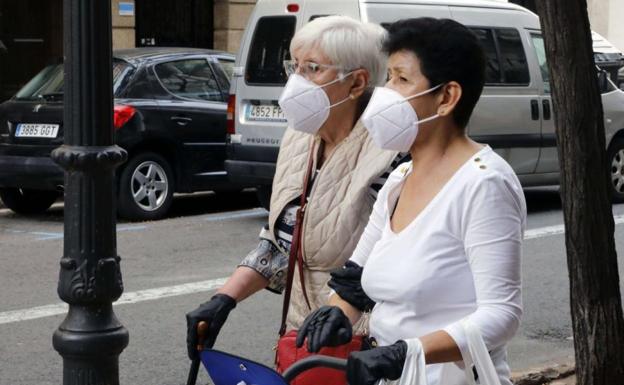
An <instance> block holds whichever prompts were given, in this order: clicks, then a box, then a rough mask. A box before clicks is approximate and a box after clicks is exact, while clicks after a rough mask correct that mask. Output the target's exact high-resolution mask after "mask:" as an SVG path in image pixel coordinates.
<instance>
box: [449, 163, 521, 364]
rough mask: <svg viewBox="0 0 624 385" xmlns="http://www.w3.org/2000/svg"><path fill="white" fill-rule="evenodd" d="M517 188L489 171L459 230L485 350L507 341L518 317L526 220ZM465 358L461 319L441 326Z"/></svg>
mask: <svg viewBox="0 0 624 385" xmlns="http://www.w3.org/2000/svg"><path fill="white" fill-rule="evenodd" d="M522 194H523V193H522V189H521V187H520V186H519V184H518V183H516V182H515V181H514V180H513V179H511V177H509V179H506V178H505V177H504V176H502V175H491V176H488V177H486V179H485V180H482V181H480V182H479V184H478V185H477V186H476V188H475V189H474V192H473V193H472V194H467V195H468V196H469V199H467V201H466V202H465V206H464V215H463V218H462V234H463V241H464V247H465V250H466V256H467V258H468V262H469V264H470V268H471V270H472V277H473V280H474V286H475V290H476V298H477V309H476V311H475V312H474V313H472V314H471V315H469V317H468V319H469V320H470V321H472V322H473V324H474V325H475V326H476V327H477V329H478V330H479V332H480V333H481V335H482V337H483V340H484V342H485V345H486V346H487V348H488V350H492V349H494V348H496V347H499V346H501V345H503V344H504V343H506V342H507V341H509V340H510V339H511V338H512V337H513V336H514V334H515V333H516V331H517V329H518V327H519V325H520V318H521V316H522V291H521V254H522V238H523V234H524V226H525V223H526V204H525V203H524V196H523V195H522ZM444 330H445V331H446V332H447V333H448V334H449V335H450V336H451V337H452V338H453V339H454V340H455V342H456V343H457V345H458V347H459V349H460V350H461V352H462V355H463V356H464V357H469V356H470V354H469V350H468V346H467V342H466V336H465V333H464V329H463V327H462V325H461V321H458V322H455V323H452V324H450V325H448V326H447V327H446V328H445V329H444Z"/></svg>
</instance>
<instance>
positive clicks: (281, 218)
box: [187, 16, 409, 358]
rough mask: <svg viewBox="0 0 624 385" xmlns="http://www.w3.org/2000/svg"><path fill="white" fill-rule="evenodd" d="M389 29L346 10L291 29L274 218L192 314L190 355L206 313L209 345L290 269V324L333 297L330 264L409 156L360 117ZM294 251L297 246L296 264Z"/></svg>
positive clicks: (278, 286)
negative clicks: (388, 145) (241, 308)
mask: <svg viewBox="0 0 624 385" xmlns="http://www.w3.org/2000/svg"><path fill="white" fill-rule="evenodd" d="M384 37H385V31H384V30H383V28H382V27H380V26H378V25H374V24H369V23H362V22H359V21H356V20H353V19H351V18H348V17H343V16H329V17H323V18H318V19H315V20H313V21H311V22H310V23H308V24H307V25H305V26H304V27H302V28H301V29H300V30H299V31H298V32H297V33H296V34H295V36H294V37H293V39H292V41H291V44H290V53H291V57H292V60H286V61H285V62H284V67H285V70H286V73H287V74H288V75H289V79H288V82H287V84H286V86H285V88H284V91H283V93H282V95H281V97H280V100H279V103H280V106H281V107H282V109H283V111H284V114H285V116H286V118H287V120H288V125H289V127H288V129H287V130H286V133H285V134H284V137H283V140H282V144H281V147H280V152H279V156H278V160H277V166H276V172H275V178H274V181H273V195H272V197H271V206H270V208H271V209H270V213H269V223H268V225H267V226H265V227H264V228H263V229H262V231H261V233H260V242H259V244H258V246H257V247H256V248H255V249H254V250H253V251H251V252H250V253H249V255H247V257H246V258H244V260H243V261H242V262H241V263H240V265H239V266H238V267H237V268H236V270H235V271H234V273H233V274H232V276H231V277H230V278H229V279H228V281H227V282H226V284H225V285H224V286H223V287H222V288H221V289H219V290H218V292H217V294H216V295H215V296H213V297H212V299H211V300H210V301H208V302H206V303H204V304H202V305H200V306H199V307H198V308H197V309H196V310H194V311H192V312H190V313H188V314H187V324H188V330H187V343H188V350H189V356H190V357H191V358H195V357H197V351H196V346H197V330H196V329H197V325H198V323H199V322H200V321H206V322H208V324H209V328H208V332H207V338H206V340H205V346H207V347H211V346H212V345H213V344H214V342H215V339H216V337H217V334H218V332H219V330H220V329H221V327H222V326H223V324H224V322H225V320H226V318H227V316H228V314H229V312H230V311H231V310H232V309H233V308H234V307H235V306H236V304H237V302H240V301H242V300H243V299H245V298H247V297H249V296H251V295H252V294H254V293H256V292H258V291H260V290H261V289H264V288H267V289H269V290H271V291H274V292H277V293H281V292H282V291H284V287H285V286H286V281H287V279H286V277H287V275H288V274H290V276H291V277H293V280H294V282H293V284H292V290H287V291H289V293H288V294H291V295H290V298H289V299H288V302H287V303H286V304H285V305H286V306H285V307H286V309H288V316H287V318H286V319H285V325H286V329H287V330H295V329H298V328H299V327H300V326H301V324H302V322H303V321H304V319H305V318H306V316H307V315H309V314H310V313H311V312H312V311H314V310H316V309H317V308H319V307H320V306H322V305H323V304H325V302H326V301H327V298H328V295H329V293H330V289H329V288H328V286H327V282H328V281H329V279H330V272H331V271H332V270H334V269H337V268H340V267H342V266H343V265H344V264H345V262H347V260H348V259H349V257H350V256H351V254H352V252H353V250H354V248H355V246H356V244H357V241H358V239H359V237H360V235H361V233H362V231H363V230H364V227H365V225H366V223H367V221H368V217H369V215H370V213H371V210H372V207H373V203H374V201H375V197H376V194H377V191H378V190H379V189H380V188H381V185H382V184H383V182H384V180H385V178H387V176H388V175H389V173H390V172H391V171H392V169H393V168H394V167H395V166H396V165H398V164H399V163H401V162H402V161H404V157H405V155H407V156H409V155H408V154H399V153H397V152H393V151H387V150H381V149H378V148H377V147H376V146H375V145H374V144H373V142H372V141H371V138H370V137H369V135H368V133H367V130H366V129H365V128H364V126H363V125H362V123H361V122H360V121H359V118H360V115H361V113H362V112H363V110H364V109H365V107H366V105H367V103H368V100H369V99H370V95H371V91H372V90H373V89H374V87H375V86H377V85H380V84H383V83H384V81H385V76H386V67H385V60H386V58H385V56H383V54H382V53H381V46H382V43H383V40H384ZM305 182H307V183H305ZM302 198H303V199H302ZM302 202H303V205H302ZM302 206H303V207H302ZM304 211H305V215H303V212H304ZM298 222H299V223H298ZM298 228H300V229H301V232H300V235H299V236H297V231H298ZM293 243H294V244H296V245H297V246H298V247H297V246H293V247H291V244H293ZM291 249H293V250H291ZM291 251H294V254H295V255H297V254H298V255H297V256H296V260H297V262H298V263H297V266H298V267H297V268H296V269H295V266H293V264H292V263H289V255H290V254H291ZM291 258H292V256H291ZM289 265H290V267H291V268H292V269H291V271H288V270H289V269H288V267H289ZM299 267H301V268H299ZM295 270H296V271H297V272H296V273H295ZM282 329H284V328H283V327H282ZM355 330H356V334H357V329H355ZM282 332H283V330H282Z"/></svg>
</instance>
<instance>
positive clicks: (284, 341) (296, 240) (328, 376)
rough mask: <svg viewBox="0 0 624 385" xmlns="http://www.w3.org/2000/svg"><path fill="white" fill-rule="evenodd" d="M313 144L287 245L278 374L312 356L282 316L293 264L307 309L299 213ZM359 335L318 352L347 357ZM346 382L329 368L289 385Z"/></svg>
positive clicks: (302, 211)
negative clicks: (346, 342) (290, 237)
mask: <svg viewBox="0 0 624 385" xmlns="http://www.w3.org/2000/svg"><path fill="white" fill-rule="evenodd" d="M313 151H314V146H312V149H311V150H310V155H309V159H308V169H307V171H306V175H305V179H304V182H303V194H302V195H301V204H300V206H299V209H298V210H297V217H296V222H295V228H294V233H293V238H292V239H293V240H292V243H291V247H290V255H289V256H288V273H287V275H286V287H285V290H284V305H283V307H282V324H281V326H280V331H279V335H280V338H279V340H278V342H277V347H276V352H275V366H276V369H277V371H278V372H279V373H283V372H284V371H285V370H286V369H288V368H289V367H290V366H291V365H292V364H294V363H295V362H297V361H299V360H301V359H303V358H306V357H309V356H311V355H314V354H315V353H310V352H308V350H307V348H306V346H305V344H304V346H302V347H300V348H297V345H296V343H295V341H296V339H297V331H296V330H291V331H289V332H288V333H286V317H287V316H288V305H289V304H290V294H291V291H292V284H293V279H294V275H295V264H296V265H297V267H298V270H299V280H300V281H301V288H302V290H303V296H304V298H305V301H306V303H307V305H308V308H309V309H311V308H312V307H311V306H310V301H309V300H308V294H307V293H306V289H305V282H304V277H303V253H302V251H301V226H302V224H303V216H304V214H305V208H306V199H307V196H308V187H309V184H310V175H311V174H312V166H313V159H312V158H313V156H312V155H313V154H314V152H313ZM362 340H363V337H362V336H354V337H353V339H352V340H351V342H349V343H348V344H344V345H341V346H336V347H325V348H322V349H321V350H320V352H319V353H318V354H322V355H326V356H331V357H336V358H347V357H348V356H349V353H351V352H353V351H359V350H362ZM319 384H323V385H346V384H347V378H346V375H345V373H344V372H343V371H341V370H337V369H329V368H315V369H310V370H308V371H306V372H304V373H302V374H301V375H299V376H298V377H297V378H296V379H295V380H294V381H292V382H291V385H319Z"/></svg>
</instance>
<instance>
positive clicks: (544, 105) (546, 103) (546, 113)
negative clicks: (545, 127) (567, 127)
mask: <svg viewBox="0 0 624 385" xmlns="http://www.w3.org/2000/svg"><path fill="white" fill-rule="evenodd" d="M542 108H543V110H544V112H543V114H544V120H550V100H548V99H544V100H542Z"/></svg>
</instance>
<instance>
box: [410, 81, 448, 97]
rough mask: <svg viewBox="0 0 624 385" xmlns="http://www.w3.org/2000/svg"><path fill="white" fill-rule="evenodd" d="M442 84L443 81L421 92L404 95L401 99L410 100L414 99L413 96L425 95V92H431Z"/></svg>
mask: <svg viewBox="0 0 624 385" xmlns="http://www.w3.org/2000/svg"><path fill="white" fill-rule="evenodd" d="M443 85H444V83H440V84H438V85H437V86H435V87H431V88H429V89H428V90H424V91H423V92H419V93H417V94H416V95H412V96H408V97H406V98H403V100H404V101H408V100H412V99H414V98H417V97H419V96H423V95H426V94H428V93H431V92H433V91H435V90H437V89H438V88H440V87H442V86H443Z"/></svg>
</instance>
